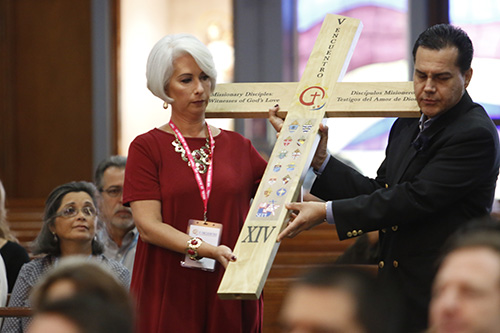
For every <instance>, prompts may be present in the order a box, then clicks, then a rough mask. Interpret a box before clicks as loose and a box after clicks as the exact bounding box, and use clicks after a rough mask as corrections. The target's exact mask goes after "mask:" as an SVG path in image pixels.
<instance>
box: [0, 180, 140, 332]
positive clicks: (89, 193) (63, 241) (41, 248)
mask: <svg viewBox="0 0 500 333" xmlns="http://www.w3.org/2000/svg"><path fill="white" fill-rule="evenodd" d="M96 193H97V190H96V188H95V186H94V185H93V184H92V183H88V182H83V181H82V182H71V183H67V184H63V185H61V186H58V187H57V188H55V189H54V190H53V191H52V192H51V193H50V194H49V197H48V198H47V201H46V202H45V212H44V216H43V226H42V229H41V230H40V234H39V235H38V237H37V238H36V240H35V242H34V247H33V253H34V254H36V255H41V256H39V257H37V258H36V259H33V260H32V261H30V262H29V263H26V264H24V266H23V267H22V268H21V271H20V272H19V276H18V277H17V280H16V283H15V285H14V289H13V290H12V294H11V297H10V300H9V305H8V306H9V307H30V306H31V304H30V301H29V296H30V293H31V291H32V289H33V286H34V285H35V284H36V283H37V282H38V281H39V279H40V278H41V277H42V276H43V275H44V274H45V273H46V272H47V271H48V269H49V268H51V267H53V266H54V265H57V264H58V262H59V260H60V259H61V258H63V257H69V256H73V255H79V256H86V257H88V258H93V259H96V260H99V261H100V262H102V263H103V264H105V265H107V266H109V268H110V269H111V271H112V272H113V273H114V274H115V276H116V278H117V279H118V280H119V281H120V282H121V283H122V284H123V285H124V286H126V287H127V288H128V286H129V284H130V272H129V271H128V269H127V268H125V266H123V265H122V264H120V263H118V262H116V261H114V260H112V259H107V258H106V257H104V256H103V255H102V251H103V247H102V244H101V243H100V242H99V241H98V240H97V238H96V233H95V227H96V221H97V209H96V207H97V198H96ZM28 324H29V318H7V319H6V320H5V322H4V325H3V327H2V332H24V331H25V330H26V328H27V326H28Z"/></svg>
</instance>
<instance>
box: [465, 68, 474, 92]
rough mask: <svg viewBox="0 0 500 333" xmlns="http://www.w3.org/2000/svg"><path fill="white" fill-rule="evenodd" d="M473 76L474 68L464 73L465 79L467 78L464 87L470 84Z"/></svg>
mask: <svg viewBox="0 0 500 333" xmlns="http://www.w3.org/2000/svg"><path fill="white" fill-rule="evenodd" d="M471 78H472V68H469V69H468V70H467V71H466V72H465V75H464V80H465V82H464V83H465V84H464V87H465V88H467V86H468V85H469V82H470V79H471Z"/></svg>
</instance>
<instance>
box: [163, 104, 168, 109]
mask: <svg viewBox="0 0 500 333" xmlns="http://www.w3.org/2000/svg"><path fill="white" fill-rule="evenodd" d="M163 108H164V109H165V110H166V109H168V103H167V102H163Z"/></svg>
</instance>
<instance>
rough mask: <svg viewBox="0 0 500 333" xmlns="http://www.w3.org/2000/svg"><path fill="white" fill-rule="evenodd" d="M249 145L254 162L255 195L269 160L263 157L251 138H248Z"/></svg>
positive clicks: (251, 159)
mask: <svg viewBox="0 0 500 333" xmlns="http://www.w3.org/2000/svg"><path fill="white" fill-rule="evenodd" d="M247 142H248V145H249V146H250V147H249V155H250V161H251V163H252V174H253V179H254V183H255V186H254V189H253V195H255V192H257V188H258V187H259V184H260V180H261V179H262V176H263V175H264V171H265V170H266V166H267V162H266V161H265V160H264V158H262V155H261V154H260V153H259V152H258V151H257V150H256V149H255V147H254V146H253V145H252V143H251V142H250V140H248V139H247Z"/></svg>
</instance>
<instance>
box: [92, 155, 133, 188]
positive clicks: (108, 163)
mask: <svg viewBox="0 0 500 333" xmlns="http://www.w3.org/2000/svg"><path fill="white" fill-rule="evenodd" d="M126 164H127V158H126V157H125V156H120V155H113V156H110V157H108V158H106V159H105V160H103V161H101V163H99V165H98V166H97V168H96V170H95V175H94V184H95V186H97V189H98V190H99V191H102V176H103V174H104V172H105V171H106V170H107V169H108V168H111V167H117V168H119V169H125V165H126Z"/></svg>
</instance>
